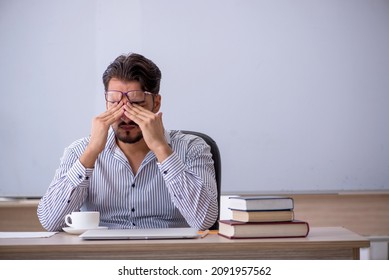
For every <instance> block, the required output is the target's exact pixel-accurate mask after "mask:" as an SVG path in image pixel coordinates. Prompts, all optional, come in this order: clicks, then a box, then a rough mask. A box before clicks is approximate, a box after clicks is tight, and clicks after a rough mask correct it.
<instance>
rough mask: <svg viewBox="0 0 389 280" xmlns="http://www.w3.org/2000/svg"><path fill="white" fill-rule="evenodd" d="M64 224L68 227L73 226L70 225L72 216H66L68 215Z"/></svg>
mask: <svg viewBox="0 0 389 280" xmlns="http://www.w3.org/2000/svg"><path fill="white" fill-rule="evenodd" d="M65 223H66V224H67V225H68V226H69V227H71V226H73V225H72V215H70V214H68V215H66V216H65Z"/></svg>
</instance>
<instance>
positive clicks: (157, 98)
mask: <svg viewBox="0 0 389 280" xmlns="http://www.w3.org/2000/svg"><path fill="white" fill-rule="evenodd" d="M153 100H154V104H153V109H152V112H153V113H158V112H159V109H160V108H161V96H160V95H159V94H154V95H153Z"/></svg>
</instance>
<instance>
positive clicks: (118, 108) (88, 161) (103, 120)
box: [80, 101, 124, 168]
mask: <svg viewBox="0 0 389 280" xmlns="http://www.w3.org/2000/svg"><path fill="white" fill-rule="evenodd" d="M123 113H124V109H123V102H122V101H120V102H119V103H117V104H114V105H112V106H111V107H109V108H108V110H107V111H105V112H104V113H102V114H100V115H98V116H97V117H95V118H94V119H93V121H92V131H91V136H90V141H89V144H88V146H87V147H86V149H85V151H84V153H83V154H82V155H81V157H80V162H81V164H82V165H83V166H84V167H85V168H93V167H94V165H95V161H96V159H97V157H98V155H99V154H100V153H101V152H102V151H103V150H104V147H105V144H106V143H107V137H108V130H109V127H110V126H111V125H112V124H113V123H114V122H116V121H117V120H119V119H120V118H121V117H122V116H123Z"/></svg>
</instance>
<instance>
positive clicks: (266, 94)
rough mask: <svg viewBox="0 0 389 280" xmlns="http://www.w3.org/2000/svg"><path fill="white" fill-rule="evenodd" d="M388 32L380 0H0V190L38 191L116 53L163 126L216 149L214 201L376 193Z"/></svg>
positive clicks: (386, 113) (85, 130) (384, 181)
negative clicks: (150, 90)
mask: <svg viewBox="0 0 389 280" xmlns="http://www.w3.org/2000/svg"><path fill="white" fill-rule="evenodd" d="M388 26H389V1H387V0H345V1H338V0H330V1H324V0H322V1H319V0H314V1H308V0H305V1H304V0H296V1H291V0H290V1H287V0H278V1H277V0H275V1H260V0H243V1H242V0H224V1H222V0H217V1H216V0H215V1H206V0H197V1H179V0H174V1H173V0H168V1H157V0H142V1H134V0H128V1H125V0H116V1H115V0H114V1H103V0H98V1H93V0H81V1H76V0H71V1H50V0H35V1H28V0H0V38H1V39H0V40H1V44H0V65H1V67H0V81H1V85H2V90H1V93H0V96H1V107H0V117H1V130H0V141H1V142H0V143H1V150H0V196H22V197H25V196H41V195H43V194H44V192H45V190H46V189H47V187H48V185H49V183H50V181H51V179H52V177H53V175H54V172H55V169H56V168H57V167H58V164H59V159H60V157H61V156H62V153H63V150H64V147H66V146H68V145H69V144H70V143H71V142H73V141H74V140H76V139H78V138H81V137H84V136H87V135H88V134H89V131H90V124H91V119H92V118H93V117H94V116H95V115H97V114H99V113H100V112H102V111H103V110H104V106H105V105H104V97H103V86H102V82H101V74H102V72H103V71H104V70H105V68H106V66H107V65H108V64H109V63H110V62H111V61H112V60H113V59H114V58H116V57H117V56H118V55H120V54H123V53H128V52H139V53H142V54H144V55H145V56H147V57H149V58H151V59H152V60H153V61H154V62H156V63H157V65H159V67H160V68H161V70H162V75H163V79H162V85H161V95H162V97H163V105H162V109H161V111H162V112H163V113H164V123H165V127H166V128H167V129H186V130H199V131H203V132H205V133H208V134H209V135H211V136H212V137H213V138H214V139H215V140H216V141H217V142H218V144H219V148H220V150H221V154H222V160H223V175H222V189H223V190H222V191H223V193H237V192H239V193H244V192H255V193H261V192H283V191H292V192H331V191H339V190H346V191H347V190H374V189H379V190H382V189H386V190H387V189H389V148H388V143H389V132H388V119H389V110H388V108H389V79H388V73H389V28H388Z"/></svg>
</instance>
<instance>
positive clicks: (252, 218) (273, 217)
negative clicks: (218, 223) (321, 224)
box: [231, 209, 294, 222]
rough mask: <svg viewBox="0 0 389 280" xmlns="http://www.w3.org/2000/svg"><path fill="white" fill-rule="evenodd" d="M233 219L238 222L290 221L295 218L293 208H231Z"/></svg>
mask: <svg viewBox="0 0 389 280" xmlns="http://www.w3.org/2000/svg"><path fill="white" fill-rule="evenodd" d="M231 212H232V220H234V221H238V222H290V221H292V220H293V219H294V212H293V210H286V211H283V210H281V211H243V210H234V209H231Z"/></svg>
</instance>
